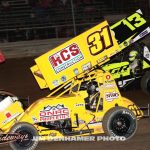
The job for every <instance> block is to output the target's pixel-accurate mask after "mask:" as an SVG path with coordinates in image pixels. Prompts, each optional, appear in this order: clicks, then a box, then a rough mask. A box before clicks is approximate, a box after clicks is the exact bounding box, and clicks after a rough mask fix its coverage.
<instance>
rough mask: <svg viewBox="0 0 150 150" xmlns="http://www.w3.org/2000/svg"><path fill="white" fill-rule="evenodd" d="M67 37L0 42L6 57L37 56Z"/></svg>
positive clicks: (62, 41)
mask: <svg viewBox="0 0 150 150" xmlns="http://www.w3.org/2000/svg"><path fill="white" fill-rule="evenodd" d="M67 40H68V38H60V39H48V40H33V41H21V42H10V43H0V49H1V50H2V51H3V53H4V55H5V57H6V58H21V57H29V56H39V55H41V54H43V53H45V52H47V51H49V50H50V49H53V48H54V47H56V46H58V45H60V44H61V43H64V42H65V41H67Z"/></svg>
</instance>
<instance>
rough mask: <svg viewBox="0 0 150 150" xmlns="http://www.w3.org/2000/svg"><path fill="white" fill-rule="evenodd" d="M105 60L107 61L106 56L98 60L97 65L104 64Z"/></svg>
mask: <svg viewBox="0 0 150 150" xmlns="http://www.w3.org/2000/svg"><path fill="white" fill-rule="evenodd" d="M107 59H108V56H107V55H106V56H104V57H102V58H100V59H98V60H97V63H98V64H100V63H102V62H105V61H106V60H107Z"/></svg>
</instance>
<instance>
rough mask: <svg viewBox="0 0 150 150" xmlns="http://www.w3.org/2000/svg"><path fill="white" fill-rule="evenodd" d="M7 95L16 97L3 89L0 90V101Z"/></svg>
mask: <svg viewBox="0 0 150 150" xmlns="http://www.w3.org/2000/svg"><path fill="white" fill-rule="evenodd" d="M7 96H10V97H16V95H14V94H13V93H10V92H7V91H4V90H0V101H1V100H3V99H4V98H5V97H7Z"/></svg>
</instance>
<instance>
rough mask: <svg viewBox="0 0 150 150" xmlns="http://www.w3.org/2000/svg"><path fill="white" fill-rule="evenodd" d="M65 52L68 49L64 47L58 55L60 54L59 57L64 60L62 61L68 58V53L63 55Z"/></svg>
mask: <svg viewBox="0 0 150 150" xmlns="http://www.w3.org/2000/svg"><path fill="white" fill-rule="evenodd" d="M65 53H66V54H67V53H68V51H67V50H66V49H64V50H62V51H61V52H60V56H61V58H62V59H63V60H64V61H67V60H68V59H70V55H69V54H68V55H66V56H65V55H64V54H65Z"/></svg>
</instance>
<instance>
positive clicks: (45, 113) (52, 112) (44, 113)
mask: <svg viewBox="0 0 150 150" xmlns="http://www.w3.org/2000/svg"><path fill="white" fill-rule="evenodd" d="M39 115H40V121H41V122H43V121H44V122H45V121H56V120H60V119H67V118H70V113H69V109H68V108H65V107H64V105H63V104H58V105H57V106H49V105H48V106H46V107H44V109H43V110H41V111H40V113H39Z"/></svg>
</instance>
